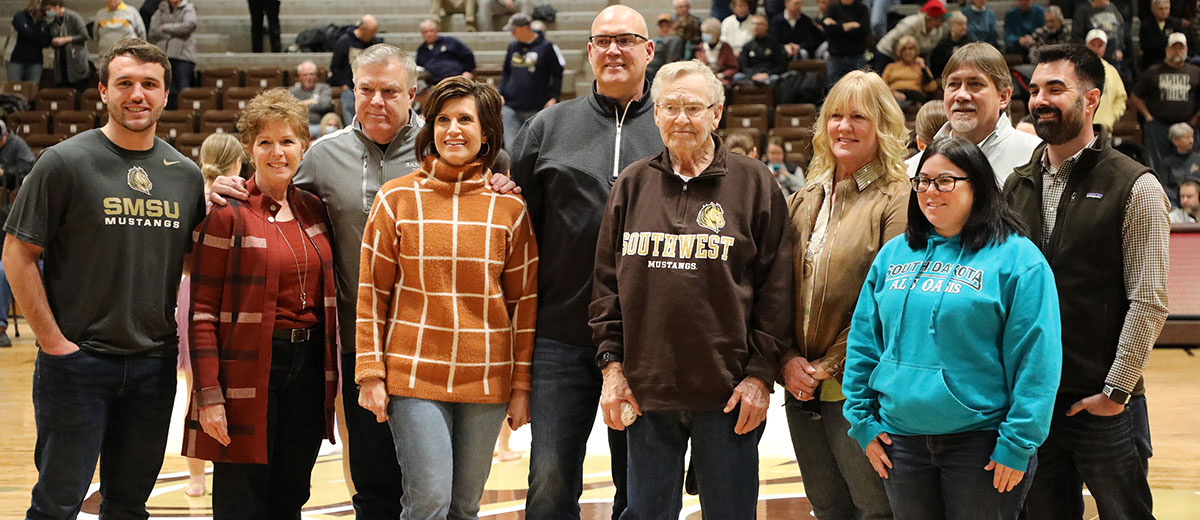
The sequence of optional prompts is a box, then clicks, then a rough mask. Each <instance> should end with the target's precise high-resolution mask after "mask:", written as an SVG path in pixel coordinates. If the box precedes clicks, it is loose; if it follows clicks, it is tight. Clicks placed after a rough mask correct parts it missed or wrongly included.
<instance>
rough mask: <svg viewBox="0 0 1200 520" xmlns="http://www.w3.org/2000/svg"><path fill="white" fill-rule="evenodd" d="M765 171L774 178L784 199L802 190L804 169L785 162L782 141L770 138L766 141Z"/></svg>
mask: <svg viewBox="0 0 1200 520" xmlns="http://www.w3.org/2000/svg"><path fill="white" fill-rule="evenodd" d="M764 162H766V163H767V169H768V170H771V174H772V175H774V176H775V182H778V183H779V189H781V190H783V195H784V196H785V197H787V196H790V195H791V194H793V193H796V192H797V191H800V190H802V189H804V168H801V167H800V165H798V164H796V163H793V162H790V161H788V160H787V156H786V155H785V154H784V152H783V139H781V138H779V137H778V136H776V137H771V138H769V139H767V154H766V158H765V161H764Z"/></svg>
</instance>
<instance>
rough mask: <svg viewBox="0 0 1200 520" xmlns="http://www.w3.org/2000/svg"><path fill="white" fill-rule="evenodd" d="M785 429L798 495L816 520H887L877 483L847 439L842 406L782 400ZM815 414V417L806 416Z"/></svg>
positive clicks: (868, 465)
mask: <svg viewBox="0 0 1200 520" xmlns="http://www.w3.org/2000/svg"><path fill="white" fill-rule="evenodd" d="M785 400H786V408H785V410H786V411H787V421H788V429H789V430H791V433H792V448H793V449H794V450H795V451H796V463H797V464H798V465H799V466H800V475H801V476H802V477H804V492H805V493H806V494H807V495H808V501H809V503H811V504H812V508H813V513H814V514H815V515H816V516H817V518H820V519H821V520H859V519H861V520H885V519H889V518H892V508H891V506H890V505H888V497H887V492H886V491H884V489H883V479H881V478H879V475H878V474H877V473H875V469H874V468H872V467H871V462H870V461H869V460H867V456H866V454H864V453H863V450H862V449H861V448H859V447H858V443H857V442H855V441H854V439H852V438H850V435H849V434H848V433H847V432H849V431H850V423H848V422H846V418H845V417H844V416H843V415H842V404H843V403H845V401H835V402H820V403H804V404H803V405H802V404H801V401H798V400H796V398H794V397H792V396H791V395H790V394H789V395H788V396H787V397H786V398H785ZM809 409H815V410H817V411H816V412H812V411H808V410H809Z"/></svg>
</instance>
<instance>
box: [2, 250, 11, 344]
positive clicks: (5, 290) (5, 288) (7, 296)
mask: <svg viewBox="0 0 1200 520" xmlns="http://www.w3.org/2000/svg"><path fill="white" fill-rule="evenodd" d="M0 309H2V310H0V329H3V330H8V311H9V310H11V309H12V286H11V285H9V284H8V275H7V274H4V264H2V263H0Z"/></svg>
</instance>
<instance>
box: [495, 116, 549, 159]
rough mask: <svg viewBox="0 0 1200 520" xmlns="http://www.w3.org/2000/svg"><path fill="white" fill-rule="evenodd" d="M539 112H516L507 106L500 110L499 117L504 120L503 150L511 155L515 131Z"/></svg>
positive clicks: (515, 138) (515, 136)
mask: <svg viewBox="0 0 1200 520" xmlns="http://www.w3.org/2000/svg"><path fill="white" fill-rule="evenodd" d="M538 112H540V110H517V109H515V108H512V107H510V106H508V105H504V108H501V109H500V117H501V119H503V120H504V149H505V150H508V151H509V153H512V145H513V141H516V140H517V131H518V130H520V129H521V125H524V124H525V122H526V121H528V120H530V119H532V118H533V116H535V115H537V113H538Z"/></svg>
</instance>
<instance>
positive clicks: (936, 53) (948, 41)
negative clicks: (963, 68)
mask: <svg viewBox="0 0 1200 520" xmlns="http://www.w3.org/2000/svg"><path fill="white" fill-rule="evenodd" d="M946 25H947V26H949V30H948V31H946V35H945V36H943V37H942V41H940V42H938V44H937V46H936V47H934V48H933V50H932V51H930V52H929V70H930V71H932V72H933V77H935V78H940V77H942V71H944V70H946V62H948V61H950V56H953V55H954V53H955V52H956V51H958V50H959V49H961V48H962V47H963V46H964V45H966V44H968V43H971V42H974V41H975V38H974V37H972V36H971V33H969V32H967V16H966V15H964V14H962V12H961V11H959V12H955V13H952V14H951V15H950V18H949V20H948V21H947V22H946Z"/></svg>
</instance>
